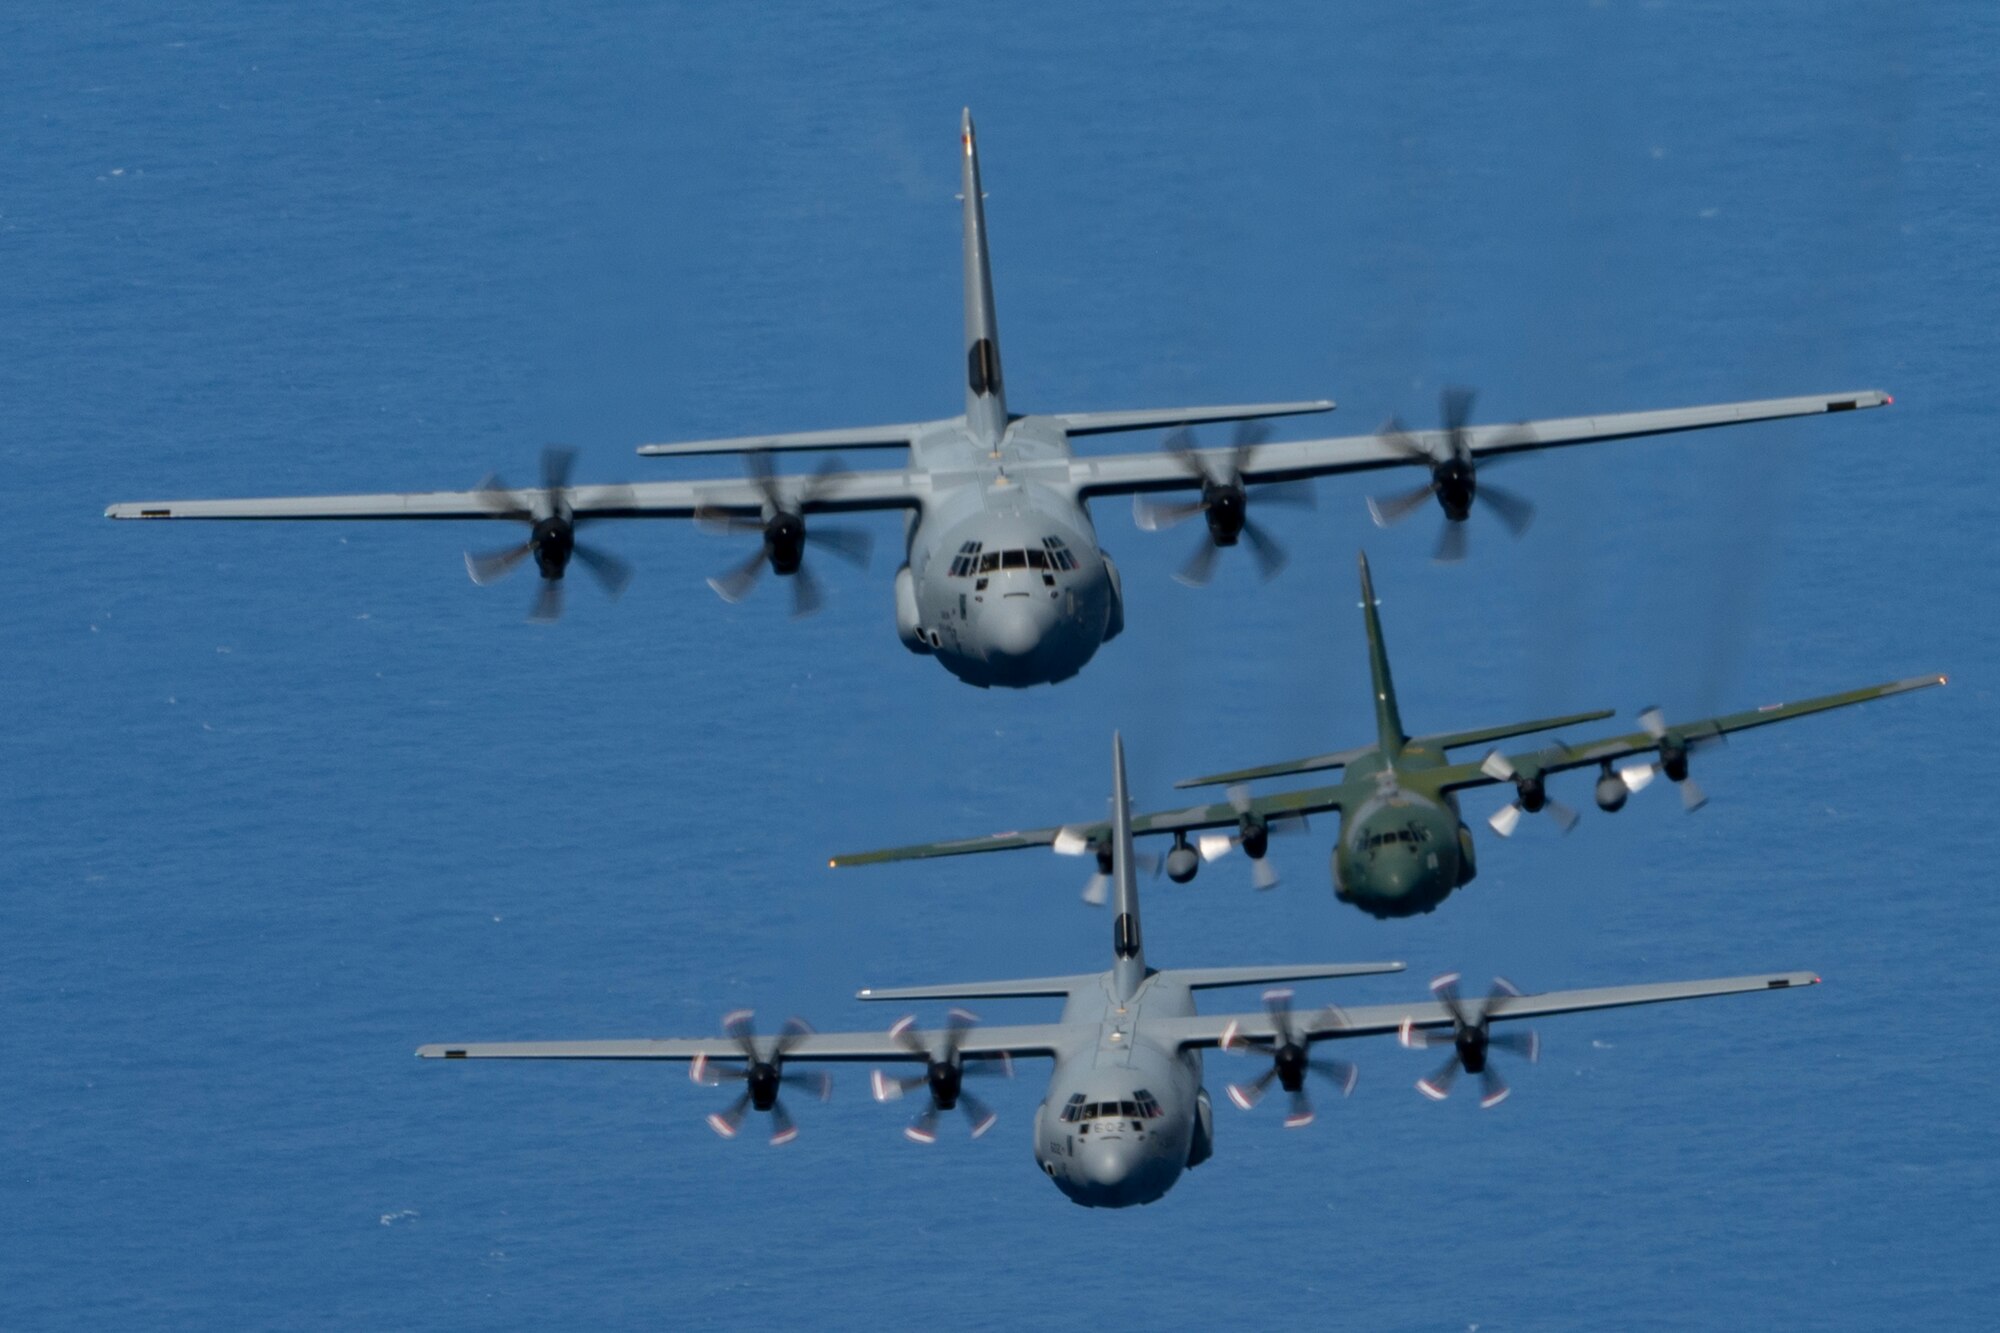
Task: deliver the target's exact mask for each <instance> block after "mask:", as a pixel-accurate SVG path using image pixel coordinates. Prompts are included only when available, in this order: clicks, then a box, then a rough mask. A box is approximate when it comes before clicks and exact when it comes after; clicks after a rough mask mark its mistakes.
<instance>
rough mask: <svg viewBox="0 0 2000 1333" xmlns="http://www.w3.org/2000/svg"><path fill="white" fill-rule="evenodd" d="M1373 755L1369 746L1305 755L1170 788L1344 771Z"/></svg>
mask: <svg viewBox="0 0 2000 1333" xmlns="http://www.w3.org/2000/svg"><path fill="white" fill-rule="evenodd" d="M1374 752H1375V747H1374V746H1372V745H1360V746H1356V747H1355V748H1354V749H1352V750H1330V751H1328V752H1327V753H1326V754H1314V755H1307V756H1306V757H1305V758H1304V759H1287V760H1284V761H1283V762H1281V763H1276V764H1265V765H1263V766H1261V767H1259V768H1239V769H1236V770H1235V771H1233V772H1229V773H1211V774H1209V775H1208V776H1206V777H1200V778H1182V779H1181V780H1180V781H1179V782H1176V783H1175V784H1174V786H1176V787H1219V786H1222V785H1224V784H1226V783H1232V782H1254V781H1255V780H1257V779H1258V778H1282V777H1286V776H1289V775H1291V774H1293V773H1319V772H1324V771H1325V770H1327V769H1332V768H1345V767H1347V766H1348V765H1349V764H1351V763H1353V762H1354V761H1355V760H1357V759H1359V758H1360V757H1361V756H1363V755H1365V754H1373V753H1374Z"/></svg>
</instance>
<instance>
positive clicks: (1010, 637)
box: [979, 596, 1053, 664]
mask: <svg viewBox="0 0 2000 1333" xmlns="http://www.w3.org/2000/svg"><path fill="white" fill-rule="evenodd" d="M1049 605H1050V603H1049V602H1048V600H1047V599H1046V598H1036V597H1033V596H1028V597H1019V596H1002V597H1000V598H999V599H998V600H996V601H994V602H992V603H990V604H989V605H988V606H987V608H986V613H985V614H984V615H982V616H981V617H980V620H979V637H980V640H981V641H982V642H983V643H984V644H985V645H986V659H987V660H988V661H989V662H993V663H996V664H1000V663H1008V664H1011V663H1018V662H1025V661H1027V660H1028V659H1029V658H1031V657H1033V656H1034V655H1035V652H1036V650H1037V649H1039V648H1040V647H1041V646H1042V641H1043V640H1044V639H1045V638H1047V637H1048V632H1049V625H1050V622H1051V620H1052V619H1053V617H1052V615H1051V613H1050V611H1049Z"/></svg>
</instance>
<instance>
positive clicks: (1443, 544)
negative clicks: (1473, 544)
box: [1431, 519, 1466, 565]
mask: <svg viewBox="0 0 2000 1333" xmlns="http://www.w3.org/2000/svg"><path fill="white" fill-rule="evenodd" d="M1465 545H1466V539H1465V524H1464V523H1454V522H1452V521H1451V520H1450V519H1446V520H1445V521H1444V527H1443V529H1442V530H1440V531H1439V533H1438V544H1437V550H1436V551H1435V552H1433V553H1432V555H1431V561H1432V563H1433V564H1439V565H1455V564H1457V563H1458V562H1459V561H1461V560H1463V559H1465Z"/></svg>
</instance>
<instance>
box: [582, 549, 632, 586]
mask: <svg viewBox="0 0 2000 1333" xmlns="http://www.w3.org/2000/svg"><path fill="white" fill-rule="evenodd" d="M571 553H572V554H573V555H575V556H576V558H577V559H579V560H581V561H583V567H584V568H585V569H587V570H589V571H590V572H591V574H592V575H593V576H595V577H596V579H597V583H598V586H599V587H601V588H603V589H604V591H605V592H607V593H609V594H610V595H611V596H613V597H616V596H617V595H618V594H619V593H621V592H624V591H625V585H626V584H628V583H630V582H631V581H632V566H631V565H629V564H627V563H626V562H625V561H623V560H620V559H619V558H618V557H617V556H615V555H612V554H611V553H610V552H609V551H601V550H599V549H598V548H597V547H595V546H585V545H584V544H583V543H582V542H578V543H577V544H576V546H575V547H574V548H572V552H571Z"/></svg>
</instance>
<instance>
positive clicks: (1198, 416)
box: [105, 111, 1891, 687]
mask: <svg viewBox="0 0 2000 1333" xmlns="http://www.w3.org/2000/svg"><path fill="white" fill-rule="evenodd" d="M961 144H962V149H963V152H962V163H961V180H962V190H963V196H962V197H963V202H964V208H963V214H964V271H965V346H966V359H965V365H966V382H965V412H964V414H963V415H961V416H955V417H948V418H945V419H943V420H937V421H918V422H909V423H905V424H900V425H889V426H866V427H860V428H856V429H842V430H822V431H807V432H804V433H800V434H786V435H760V436H744V437H740V438H734V439H721V440H703V441H697V442H693V443H686V444H648V445H643V446H641V447H640V449H639V452H640V453H642V454H649V455H671V456H685V455H691V454H724V453H740V454H744V455H746V458H747V462H748V465H749V475H748V476H747V477H744V478H738V479H716V480H707V481H649V482H633V483H624V484H617V485H597V486H575V485H571V484H570V481H569V471H570V463H571V459H572V455H571V454H570V453H569V451H567V450H550V451H549V452H548V453H546V454H545V455H544V458H543V470H542V485H541V486H540V487H539V488H533V489H520V490H515V489H510V488H508V487H506V486H504V485H502V484H500V483H499V482H498V481H497V480H489V481H488V483H487V484H486V485H484V486H482V487H480V488H478V489H476V490H470V491H432V492H425V493H409V494H383V495H328V496H308V497H302V498H292V499H252V500H146V501H139V502H136V503H128V504H114V505H112V506H111V507H110V508H109V509H108V510H106V511H105V512H106V515H107V516H108V517H110V518H119V519H417V518H438V519H506V520H512V521H516V522H519V523H522V524H524V525H526V527H527V533H526V536H525V538H524V539H523V540H522V541H521V542H520V543H519V544H517V545H514V546H511V547H508V548H505V549H502V550H497V551H493V552H490V553H487V554H484V555H474V554H470V553H468V554H467V556H466V568H467V571H468V572H469V573H470V574H471V575H472V578H473V580H474V581H475V582H478V583H486V582H489V581H491V580H493V579H496V578H498V577H500V576H501V575H503V574H505V573H507V572H508V571H510V570H512V569H514V568H515V567H516V566H518V565H519V564H521V563H522V562H523V561H524V560H525V559H526V558H527V557H529V556H531V555H532V556H533V557H534V561H535V567H536V569H537V570H538V571H539V572H540V574H541V577H542V580H543V583H542V588H541V592H540V595H539V596H538V597H537V599H536V602H535V612H534V617H535V618H536V619H544V620H546V619H553V618H554V617H555V615H556V614H557V613H558V612H559V610H560V607H561V589H562V578H563V574H564V572H565V571H566V570H567V569H568V567H569V562H570V558H571V557H572V556H575V557H577V558H578V559H580V560H582V561H583V563H584V566H585V568H587V569H588V570H589V571H590V572H591V573H592V574H593V575H594V576H596V577H597V579H598V580H599V581H600V582H601V583H602V584H603V585H604V587H605V588H606V589H607V591H609V592H611V593H612V594H613V595H616V594H617V592H619V591H620V590H621V589H622V588H623V587H624V585H625V582H626V580H627V579H628V577H629V575H630V570H629V568H628V567H627V566H626V564H625V562H624V561H622V560H620V559H618V558H617V557H616V556H613V555H611V554H610V553H608V552H605V551H601V550H596V549H594V548H589V547H585V546H582V545H579V544H578V542H577V540H576V530H577V528H578V526H579V525H581V524H583V523H585V522H587V521H593V520H597V519H607V518H692V519H695V520H697V521H698V522H700V523H701V524H702V526H703V527H705V528H708V529H710V530H715V531H720V532H724V533H732V532H733V533H740V534H743V535H745V536H748V537H752V538H754V539H755V540H756V542H757V545H756V546H755V547H754V548H753V549H752V550H751V551H750V552H749V553H748V555H747V557H746V558H745V559H744V561H743V562H742V563H741V564H740V565H738V566H736V567H734V568H732V569H730V570H728V571H726V572H725V573H723V574H721V575H718V576H717V577H715V578H713V579H711V580H709V583H710V586H712V587H713V588H714V589H715V591H716V592H717V593H718V594H720V595H721V596H722V597H724V598H726V599H728V600H730V601H735V600H737V599H739V598H741V597H743V596H745V595H746V594H747V593H748V592H749V591H750V589H751V587H752V585H753V584H754V583H755V582H756V580H757V578H758V576H759V575H760V574H761V573H762V571H763V570H764V569H765V567H767V566H768V567H769V568H770V569H771V571H772V572H773V573H775V574H778V575H780V576H784V577H786V578H788V579H789V580H790V581H791V584H792V589H793V596H794V605H795V610H796V612H797V613H801V614H802V613H805V612H808V611H811V610H813V609H814V608H815V607H816V606H817V605H818V604H819V592H818V589H817V584H816V583H815V581H814V579H813V576H812V574H811V572H810V570H809V568H808V567H807V565H806V564H805V563H804V558H805V555H806V552H807V549H808V548H809V547H811V546H814V545H817V546H819V547H821V548H823V549H825V550H827V551H829V552H831V553H832V554H834V555H837V556H840V557H842V558H844V559H847V560H850V561H852V562H854V563H856V564H864V563H866V560H867V556H868V551H869V546H870V541H869V537H868V534H867V533H865V532H862V531H858V530H851V529H840V528H837V527H826V526H823V525H821V524H819V523H817V522H810V523H809V522H808V519H809V518H811V517H815V516H817V515H820V514H831V513H851V512H856V511H861V510H880V509H900V510H903V511H904V512H905V514H906V522H905V545H906V558H905V560H904V563H903V565H902V567H901V568H900V569H898V570H897V572H896V589H895V602H896V632H897V634H898V635H899V636H900V637H901V638H902V641H903V643H904V645H905V646H906V647H908V648H909V650H910V651H911V652H913V653H920V654H927V655H930V656H934V657H936V658H937V659H938V661H939V662H941V663H943V664H944V666H945V668H946V669H947V670H949V671H950V672H951V673H952V674H953V675H955V676H957V677H959V678H960V679H961V680H965V681H968V682H970V683H971V684H974V685H978V686H982V687H986V686H995V685H999V686H1009V687H1025V686H1030V685H1039V684H1048V683H1052V682H1055V681H1060V680H1066V679H1068V678H1069V677H1070V676H1073V675H1075V674H1076V673H1077V672H1078V671H1079V670H1081V669H1082V668H1083V666H1084V664H1085V663H1087V662H1089V661H1090V659H1091V657H1092V656H1093V655H1094V654H1095V653H1096V652H1097V649H1098V647H1099V645H1101V644H1103V643H1106V642H1108V641H1109V640H1111V639H1113V638H1116V637H1117V635H1118V633H1119V631H1120V630H1121V629H1122V628H1123V627H1124V623H1125V611H1124V597H1123V594H1122V591H1121V588H1120V583H1119V575H1118V569H1117V566H1116V565H1114V564H1113V563H1112V560H1111V557H1110V556H1109V555H1108V554H1106V553H1105V552H1104V551H1103V550H1102V549H1101V548H1100V547H1099V545H1098V540H1097V531H1096V528H1095V526H1094V525H1093V523H1092V521H1091V517H1090V511H1089V502H1090V501H1091V500H1092V499H1094V498H1097V497H1100V496H1114V495H1130V496H1132V497H1133V501H1134V510H1135V514H1136V516H1137V518H1138V521H1139V524H1140V526H1141V527H1144V528H1148V529H1157V528H1162V527H1167V526H1171V525H1172V524H1173V523H1176V522H1178V521H1180V520H1182V519H1185V518H1190V517H1192V516H1194V515H1195V514H1200V515H1201V516H1202V518H1203V519H1204V520H1205V523H1206V526H1207V529H1208V531H1207V535H1206V537H1205V538H1204V539H1203V540H1202V543H1201V545H1200V546H1199V547H1198V548H1197V550H1196V552H1195V555H1194V558H1193V559H1192V560H1190V561H1189V562H1188V564H1187V565H1186V566H1185V567H1184V568H1183V569H1182V570H1181V572H1180V575H1179V577H1181V578H1182V580H1183V581H1185V582H1189V583H1199V582H1202V581H1204V580H1206V578H1207V577H1208V574H1209V571H1210V568H1211V566H1212V562H1213V560H1214V558H1215V553H1216V551H1217V550H1218V549H1220V548H1224V547H1230V546H1235V545H1236V544H1237V543H1238V541H1239V540H1245V541H1247V542H1248V543H1249V546H1250V550H1251V553H1252V554H1253V555H1254V556H1255V557H1256V558H1257V560H1258V562H1259V563H1260V565H1261V566H1262V567H1263V569H1264V571H1265V573H1266V575H1267V576H1268V575H1269V574H1270V573H1273V572H1275V571H1276V569H1277V568H1278V567H1279V566H1280V565H1282V564H1283V562H1284V552H1283V551H1282V549H1281V548H1280V547H1279V546H1278V544H1277V542H1276V540H1275V539H1274V538H1272V537H1271V536H1270V535H1269V534H1268V533H1266V532H1265V531H1264V530H1263V529H1262V528H1260V527H1259V526H1258V525H1257V524H1256V522H1255V521H1254V520H1252V519H1251V518H1250V516H1249V510H1248V506H1249V504H1250V502H1251V501H1253V500H1255V501H1258V502H1260V503H1279V502H1287V501H1289V502H1301V501H1309V500H1310V490H1309V489H1307V486H1308V483H1309V482H1310V480H1311V479H1312V478H1314V477H1322V476H1331V475H1334V474H1336V473H1343V472H1359V471H1366V470H1370V469H1376V468H1389V467H1409V466H1421V467H1424V468H1426V469H1428V470H1429V472H1430V476H1429V478H1428V479H1427V480H1426V481H1425V482H1424V483H1423V484H1422V485H1420V486H1418V487H1417V488H1416V489H1415V490H1413V491H1410V492H1409V493H1408V494H1406V495H1402V496H1399V497H1395V498H1392V499H1388V500H1385V501H1381V502H1376V501H1371V502H1370V508H1371V510H1372V512H1373V513H1374V514H1375V517H1376V520H1377V521H1378V522H1382V523H1387V522H1393V521H1397V520H1399V519H1401V518H1403V517H1406V516H1407V515H1408V514H1409V513H1411V512H1412V511H1413V510H1414V509H1415V508H1417V507H1418V506H1419V505H1421V504H1422V502H1423V501H1425V500H1427V499H1432V498H1434V499H1435V500H1436V501H1437V503H1438V505H1439V507H1440V508H1441V509H1442V510H1443V511H1444V517H1445V520H1446V522H1445V527H1444V535H1443V538H1442V540H1441V541H1440V544H1439V552H1438V553H1439V556H1440V558H1445V559H1449V558H1454V557H1455V556H1456V555H1458V554H1459V553H1461V552H1462V550H1463V546H1464V530H1463V527H1462V526H1461V525H1463V524H1464V523H1465V521H1466V520H1467V518H1468V517H1469V516H1470V514H1471V512H1472V508H1473V505H1474V503H1475V502H1476V501H1477V502H1482V503H1486V504H1487V505H1488V506H1489V507H1490V508H1492V509H1493V510H1494V512H1495V513H1496V514H1497V515H1498V516H1499V517H1500V518H1501V519H1502V520H1503V521H1505V522H1506V524H1507V525H1508V526H1509V527H1510V528H1514V529H1516V530H1517V531H1518V530H1519V529H1520V528H1521V527H1523V526H1525V524H1526V522H1527V521H1528V518H1529V516H1530V513H1531V509H1530V507H1529V506H1528V504H1527V502H1526V501H1524V500H1521V499H1520V498H1518V497H1515V496H1512V495H1509V494H1508V493H1506V492H1504V491H1500V490H1498V489H1496V488H1494V487H1492V486H1489V485H1485V484H1484V483H1481V482H1480V481H1479V480H1478V478H1477V475H1476V473H1477V469H1478V466H1479V462H1480V460H1483V459H1488V458H1492V457H1495V456H1497V455H1504V454H1512V453H1522V452H1527V451H1529V450H1535V449H1552V448H1558V447H1562V446H1566V445H1577V444H1588V443H1593V442H1597V441H1604V440H1619V439H1630V438H1632V437H1635V436H1641V435H1661V434H1667V433H1670V432H1674V431H1686V430H1697V429H1701V428H1704V427H1708V426H1723V425H1730V424H1736V423H1741V422H1750V421H1768V420H1772V419H1775V418H1778V417H1794V416H1809V415H1814V414H1818V413H1823V412H1843V411H1850V410H1854V409H1860V408H1871V407H1881V406H1883V405H1884V404H1886V403H1888V402H1890V401H1891V399H1890V397H1889V396H1888V395H1887V394H1885V393H1881V392H1879V391H1876V390H1865V391H1858V392H1850V393H1834V394H1814V395H1810V396H1806V397H1798V398H1773V399H1764V400H1760V401H1755V402H1739V403H1720V404H1712V405H1708V406H1702V407H1684V408H1673V409H1669V410H1665V411H1657V412H1630V413H1623V414H1618V415H1610V416H1589V417H1566V418H1562V419H1559V420H1548V421H1534V422H1527V423H1522V424H1519V425H1501V426H1474V425H1471V424H1470V422H1469V413H1470V406H1471V402H1470V397H1469V395H1467V394H1465V393H1463V392H1462V391H1460V392H1448V393H1447V394H1446V395H1445V404H1444V429H1443V430H1439V431H1418V432H1408V431H1405V430H1403V429H1402V428H1401V427H1400V426H1398V425H1396V424H1395V423H1393V422H1392V423H1390V424H1389V425H1388V426H1386V427H1384V429H1383V430H1382V431H1381V432H1380V433H1378V434H1374V435H1360V436H1352V437H1348V438H1343V439H1318V440H1300V441H1292V442H1285V443H1266V442H1265V440H1264V437H1263V434H1262V429H1261V427H1260V426H1258V425H1257V424H1256V423H1258V422H1259V421H1260V420H1262V419H1265V418H1271V417H1283V416H1293V415H1298V414H1302V413H1312V412H1325V411H1328V410H1330V409H1331V408H1332V407H1333V403H1332V402H1330V401H1327V400H1324V399H1320V400H1313V401H1304V402H1285V403H1251V404H1240V405H1235V406H1225V407H1171V408H1149V409H1143V410H1139V411H1125V412H1060V413H1053V414H1046V415H1044V414H1033V415H1026V416H1022V415H1016V414H1014V413H1012V412H1010V411H1009V410H1008V407H1007V398H1006V393H1005V386H1004V384H1003V382H1002V379H1001V374H1000V333H999V325H998V323H997V321H996V319H995V316H994V305H993V281H992V275H991V271H990V268H989V265H988V257H987V247H986V214H985V205H984V202H983V200H984V196H983V195H982V194H981V192H980V178H979V156H978V152H977V148H976V145H975V143H974V139H973V131H972V116H971V113H970V112H969V111H968V112H967V113H966V115H965V118H964V120H963V122H962V129H961ZM1216 422H1238V423H1244V424H1243V425H1242V427H1241V428H1240V429H1239V432H1238V434H1237V438H1236V441H1235V443H1234V444H1233V445H1232V446H1230V447H1227V448H1211V449H1198V448H1195V447H1194V445H1193V441H1192V437H1191V436H1189V435H1187V434H1186V429H1187V428H1188V427H1189V426H1192V425H1197V424H1201V423H1216ZM1166 428H1177V429H1176V433H1175V434H1174V435H1173V436H1172V437H1170V438H1169V439H1168V441H1167V447H1166V448H1165V449H1163V450H1155V451H1148V452H1143V453H1128V454H1112V455H1104V456H1095V457H1079V456H1076V455H1074V454H1072V453H1071V451H1070V442H1071V441H1072V440H1073V439H1075V438H1077V437H1080V436H1087V435H1100V434H1107V433H1111V432H1118V431H1135V430H1149V429H1166ZM855 448H900V449H907V450H908V458H907V460H906V461H905V463H904V465H903V466H902V467H899V468H894V469H887V470H881V471H871V472H846V471H843V470H842V469H841V468H840V467H839V465H838V464H837V463H836V462H834V461H832V460H828V463H827V465H826V466H824V467H822V468H821V469H820V470H818V471H817V472H814V473H812V474H810V475H794V476H779V475H776V473H775V472H774V469H773V468H772V465H771V462H770V455H771V453H773V452H777V451H783V450H830V449H855ZM1170 491H1182V492H1193V493H1194V494H1192V495H1190V496H1189V497H1188V498H1187V499H1185V500H1184V501H1180V502H1173V503H1159V502H1152V501H1148V500H1147V498H1146V497H1147V496H1148V495H1150V494H1154V493H1159V492H1170Z"/></svg>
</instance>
